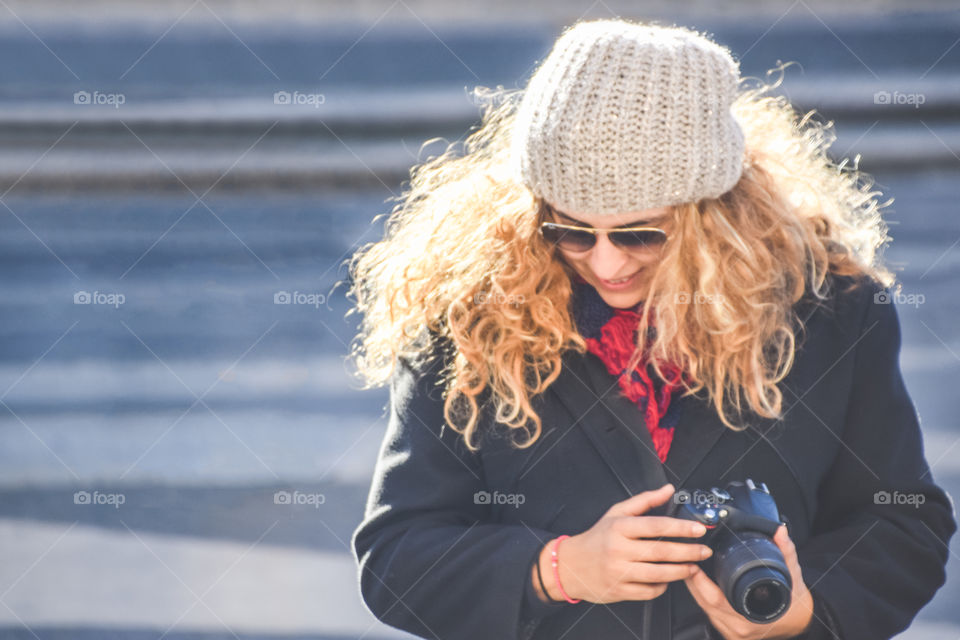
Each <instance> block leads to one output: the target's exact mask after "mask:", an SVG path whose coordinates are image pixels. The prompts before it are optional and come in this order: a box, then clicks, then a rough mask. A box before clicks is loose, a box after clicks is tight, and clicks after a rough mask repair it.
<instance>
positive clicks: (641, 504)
mask: <svg viewBox="0 0 960 640" xmlns="http://www.w3.org/2000/svg"><path fill="white" fill-rule="evenodd" d="M674 490H675V487H674V486H673V485H672V484H670V483H667V484H665V485H663V486H662V487H660V488H659V489H654V490H653V491H644V492H642V493H638V494H637V495H635V496H631V497H629V498H627V499H626V500H624V501H623V502H618V503H617V504H616V505H614V507H615V508H616V512H617V514H619V515H624V516H639V515H643V514H644V513H646V512H647V511H649V510H650V509H652V508H653V507H658V506H660V505H661V504H663V503H664V502H666V501H667V500H669V499H670V496H672V495H673V492H674Z"/></svg>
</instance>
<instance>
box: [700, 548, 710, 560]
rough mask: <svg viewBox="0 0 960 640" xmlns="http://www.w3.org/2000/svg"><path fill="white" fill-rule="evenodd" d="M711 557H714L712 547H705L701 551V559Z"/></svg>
mask: <svg viewBox="0 0 960 640" xmlns="http://www.w3.org/2000/svg"><path fill="white" fill-rule="evenodd" d="M711 555H713V549H711V548H710V547H704V548H703V549H701V550H700V557H701V558H709V557H710V556H711Z"/></svg>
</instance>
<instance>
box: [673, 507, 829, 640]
mask: <svg viewBox="0 0 960 640" xmlns="http://www.w3.org/2000/svg"><path fill="white" fill-rule="evenodd" d="M773 541H774V542H775V543H776V544H777V546H778V547H779V548H780V552H781V553H782V554H783V559H784V560H785V561H786V564H787V567H788V568H789V569H790V579H791V580H792V581H793V590H792V593H791V596H790V608H789V609H787V612H786V613H785V614H784V615H783V617H781V618H779V619H777V620H775V621H774V622H771V623H769V624H757V623H754V622H751V621H750V620H748V619H747V618H745V617H743V616H742V615H740V614H739V613H737V612H736V611H734V610H733V607H731V606H730V603H729V602H727V598H726V596H725V595H723V592H722V591H721V590H720V587H718V586H717V585H716V583H714V582H713V580H711V579H710V578H708V577H707V575H706V574H705V573H704V572H703V571H697V572H696V573H695V574H694V575H692V576H690V577H688V578H686V580H685V582H686V585H687V589H689V591H690V594H691V595H692V596H693V598H694V600H696V601H697V603H698V604H699V605H700V607H701V608H702V609H703V610H704V612H706V614H707V617H709V618H710V623H711V624H712V625H713V626H714V628H716V630H717V631H719V632H720V634H721V635H722V636H723V637H724V638H725V639H726V640H756V639H758V638H766V639H767V640H775V639H777V638H792V637H794V636H797V635H800V634H801V633H803V632H804V631H806V630H807V628H808V627H809V625H810V622H811V621H812V620H813V596H811V595H810V590H809V589H808V588H807V585H806V584H805V583H804V582H803V576H802V575H801V574H800V562H799V561H798V560H797V549H796V547H795V546H794V544H793V541H792V540H791V539H790V536H789V535H788V534H787V528H786V527H784V526H782V525H781V526H780V528H779V529H777V533H776V535H775V536H774V538H773Z"/></svg>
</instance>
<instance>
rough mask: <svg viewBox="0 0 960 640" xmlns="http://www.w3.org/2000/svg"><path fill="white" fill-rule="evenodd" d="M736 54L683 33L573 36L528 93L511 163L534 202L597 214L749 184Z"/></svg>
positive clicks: (589, 30)
mask: <svg viewBox="0 0 960 640" xmlns="http://www.w3.org/2000/svg"><path fill="white" fill-rule="evenodd" d="M739 79H740V76H739V68H738V64H737V63H736V62H735V61H734V60H733V58H732V56H731V55H730V52H729V51H728V50H727V49H726V48H724V47H722V46H720V45H718V44H717V43H715V42H713V41H712V40H709V39H708V38H706V37H704V36H701V35H699V34H698V33H695V32H693V31H690V30H688V29H684V28H682V27H661V26H654V25H642V24H638V23H632V22H628V21H624V20H591V21H586V22H580V23H577V24H576V25H574V26H572V27H570V28H569V29H567V30H566V31H565V32H564V33H563V34H562V35H561V36H560V38H558V39H557V42H556V43H555V44H554V46H553V49H552V51H551V52H550V54H549V55H548V56H547V58H546V59H545V60H544V61H543V63H542V64H541V65H540V67H539V68H538V69H537V71H536V72H535V73H534V75H533V77H532V78H531V79H530V82H529V83H528V85H527V88H526V90H525V91H524V93H523V98H522V100H521V101H520V104H519V106H518V109H517V113H516V119H515V122H514V125H513V131H512V139H511V162H513V169H514V171H515V172H518V174H519V178H520V180H521V181H522V182H523V183H524V184H526V185H527V186H528V187H529V188H530V189H531V191H533V192H534V194H536V195H538V196H540V197H542V198H544V199H545V200H546V201H547V202H549V203H550V204H552V205H554V206H555V207H557V208H558V209H561V210H565V211H569V212H583V213H588V214H602V213H621V212H628V211H639V210H642V209H654V208H659V207H663V206H669V205H675V204H680V203H684V202H695V201H698V200H700V199H702V198H714V197H717V196H719V195H721V194H723V193H725V192H727V191H729V190H730V189H731V188H732V187H733V185H735V184H736V183H737V181H738V180H739V179H740V174H741V171H742V165H743V153H744V137H743V132H742V130H741V128H740V125H739V124H738V123H737V121H736V119H735V118H734V116H733V114H732V113H731V111H730V106H731V104H732V102H733V100H734V98H736V96H737V89H738V85H739Z"/></svg>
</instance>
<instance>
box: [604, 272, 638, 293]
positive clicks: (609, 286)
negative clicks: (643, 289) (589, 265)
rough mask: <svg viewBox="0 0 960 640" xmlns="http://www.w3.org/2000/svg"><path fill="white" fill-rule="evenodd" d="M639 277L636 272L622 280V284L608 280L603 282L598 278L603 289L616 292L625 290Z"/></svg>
mask: <svg viewBox="0 0 960 640" xmlns="http://www.w3.org/2000/svg"><path fill="white" fill-rule="evenodd" d="M638 275H640V272H639V271H637V272H636V273H634V274H633V275H632V276H630V277H629V278H627V279H626V280H624V281H623V282H611V281H610V280H604V279H602V278H600V279H599V280H600V284H601V285H603V287H604V288H605V289H610V290H611V291H617V290H620V289H627V288H629V287H630V286H632V285H633V284H634V282H635V281H636V279H637V276H638Z"/></svg>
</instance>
